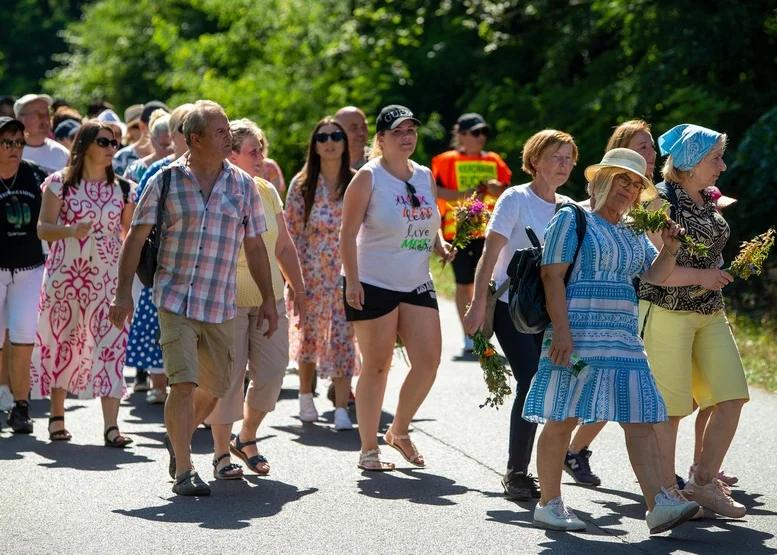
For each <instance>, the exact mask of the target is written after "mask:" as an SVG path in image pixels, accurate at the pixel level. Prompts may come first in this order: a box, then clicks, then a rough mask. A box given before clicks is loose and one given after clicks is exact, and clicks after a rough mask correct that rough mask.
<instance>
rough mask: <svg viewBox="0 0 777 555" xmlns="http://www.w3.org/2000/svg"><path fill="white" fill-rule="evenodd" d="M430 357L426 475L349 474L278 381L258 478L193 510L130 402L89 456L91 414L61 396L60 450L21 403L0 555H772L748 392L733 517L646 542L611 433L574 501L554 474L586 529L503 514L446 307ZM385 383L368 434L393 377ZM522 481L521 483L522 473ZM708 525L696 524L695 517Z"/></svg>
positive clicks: (346, 448)
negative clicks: (439, 341)
mask: <svg viewBox="0 0 777 555" xmlns="http://www.w3.org/2000/svg"><path fill="white" fill-rule="evenodd" d="M442 318H443V328H444V336H445V339H446V340H445V343H444V352H443V363H442V365H441V368H440V371H439V374H438V378H437V382H436V384H435V386H434V388H433V389H432V392H431V394H430V396H429V398H428V399H427V401H426V403H425V404H424V405H423V407H422V408H421V410H420V411H419V413H418V415H417V420H416V422H415V424H414V432H413V438H414V440H415V442H416V444H417V445H418V447H419V449H420V450H421V451H422V452H423V453H424V455H425V457H426V460H427V463H428V465H429V466H428V468H427V469H423V470H418V469H414V468H411V467H410V466H409V465H408V464H406V463H405V462H404V461H403V460H402V459H401V458H400V457H399V454H398V453H396V452H395V451H393V450H392V449H390V448H385V449H384V453H385V455H386V456H387V457H388V458H390V460H392V461H394V462H396V463H397V471H396V472H393V473H385V474H379V473H366V472H362V471H360V470H358V469H357V468H356V461H357V457H358V456H357V452H358V449H359V441H358V434H357V432H356V431H353V432H336V431H334V429H333V423H332V418H333V412H332V407H331V404H330V403H329V402H328V401H327V400H326V398H325V395H324V393H325V385H326V384H325V383H323V382H322V383H321V384H319V391H320V392H321V394H322V395H321V396H320V397H318V399H317V405H318V408H319V412H320V413H322V418H321V421H320V422H319V423H316V424H304V425H303V424H302V423H301V422H300V421H299V420H298V419H297V418H296V413H297V408H298V402H297V394H296V389H297V378H296V376H293V375H290V376H287V378H286V382H285V384H284V390H283V393H282V396H281V401H280V403H279V404H278V408H277V410H276V411H275V412H274V413H272V414H271V415H269V416H268V417H267V419H266V421H265V424H264V425H263V427H262V428H261V429H260V436H261V443H260V450H261V451H262V452H263V453H264V454H265V455H266V456H267V458H268V459H269V460H270V462H271V463H272V473H271V474H270V476H268V477H263V478H260V477H257V476H253V475H251V476H249V477H248V478H247V479H246V480H241V481H230V482H225V481H219V482H216V481H214V480H212V478H210V479H209V481H210V482H211V486H212V488H213V495H212V496H211V497H209V498H201V499H192V498H178V497H176V496H174V495H173V494H172V493H171V485H172V482H171V480H170V479H169V477H168V476H167V455H166V451H165V449H164V447H163V445H162V438H163V436H164V427H163V424H162V408H161V407H158V406H156V407H149V406H147V405H146V404H145V402H144V400H143V398H142V397H141V396H140V395H133V396H131V397H130V398H129V399H127V400H126V401H125V402H124V403H123V405H122V409H121V416H120V418H121V420H122V422H123V426H122V431H123V432H126V433H127V434H129V435H131V436H132V437H133V438H134V439H135V442H136V443H135V445H134V446H133V447H132V448H131V449H129V450H127V451H119V450H113V449H108V448H105V447H102V418H101V413H100V405H99V403H98V402H96V401H78V400H69V401H68V403H67V426H68V429H69V430H70V431H71V432H72V433H73V436H74V439H73V441H72V442H70V443H69V444H67V443H56V444H52V443H49V441H48V439H47V437H48V435H47V433H46V420H45V419H46V410H47V403H40V402H38V403H35V404H34V409H33V410H34V415H35V416H36V421H35V426H36V428H35V434H33V435H32V436H26V437H25V436H12V435H11V434H10V433H9V430H8V428H7V427H6V426H4V427H3V431H2V432H0V554H17V553H19V554H21V553H24V554H37V553H40V554H53V553H56V554H59V553H73V554H76V553H78V554H91V553H101V554H102V553H142V554H148V555H151V554H156V553H164V554H167V553H171V552H174V553H246V554H253V553H262V554H274V553H295V554H296V553H327V554H328V553H333V554H334V553H346V552H355V553H391V554H393V553H397V554H399V553H401V554H409V553H429V554H437V553H482V554H490V553H510V554H513V555H514V554H524V553H527V554H529V553H575V554H581V555H582V554H588V553H590V554H596V555H601V554H602V553H603V552H605V551H606V552H607V553H608V554H609V553H624V554H645V553H649V554H653V553H656V554H669V553H693V554H700V555H701V554H705V555H707V554H709V555H713V554H739V553H742V554H752V555H757V554H767V553H770V554H772V553H777V539H775V536H774V535H775V533H776V532H777V518H775V515H777V482H775V480H774V476H775V471H776V470H777V457H775V452H777V437H776V436H775V431H774V430H775V418H777V396H775V395H771V394H768V393H764V392H761V391H758V390H755V391H753V392H752V401H751V402H750V403H749V404H747V405H746V407H745V409H744V413H743V416H742V421H741V423H740V427H739V433H738V435H737V437H736V438H735V440H734V443H733V446H732V448H731V451H730V454H729V456H728V458H727V459H726V461H725V468H726V469H727V470H730V471H732V472H734V473H736V474H737V475H738V476H739V478H740V482H739V487H736V488H734V494H733V495H734V497H735V498H736V499H737V500H739V501H740V502H742V503H744V504H745V505H746V506H747V507H748V511H749V512H748V515H747V517H746V518H744V519H742V520H728V519H724V518H714V517H712V516H711V515H710V517H709V518H707V519H705V520H703V521H700V522H693V523H688V524H685V525H683V526H682V527H680V528H678V529H676V530H674V531H672V532H671V533H669V534H666V535H662V536H659V537H652V538H651V537H650V536H649V535H648V531H647V527H646V526H645V523H644V510H645V508H644V506H643V503H642V500H641V496H640V494H639V489H638V486H637V483H636V481H635V478H634V474H633V472H632V470H631V468H630V466H629V464H628V458H627V455H626V450H625V445H624V442H623V437H622V432H621V430H620V428H619V427H617V426H614V425H610V426H607V427H606V428H605V429H604V432H603V433H602V435H601V436H600V437H599V438H598V439H597V441H596V442H595V443H594V445H592V446H591V449H592V451H593V452H594V455H593V457H592V459H591V462H592V466H593V468H594V470H595V471H596V472H597V473H598V474H599V475H600V477H601V478H602V482H603V483H602V486H601V487H599V488H596V489H586V488H582V487H578V486H575V485H574V484H572V483H571V481H570V480H569V479H568V478H567V477H566V476H565V479H564V482H565V484H564V496H565V500H566V502H567V504H568V505H569V506H570V507H572V508H573V509H575V511H576V512H577V514H578V515H579V516H580V517H581V518H582V519H583V520H585V521H586V522H587V523H588V530H587V532H586V533H578V534H565V533H561V532H548V531H542V530H536V529H534V528H532V527H531V520H532V510H533V506H532V505H531V504H516V503H513V502H510V501H508V500H506V499H505V498H504V497H503V495H502V490H501V486H500V483H499V480H500V476H501V474H502V473H503V472H504V466H505V464H506V459H507V436H508V423H509V406H507V407H504V408H502V409H501V410H499V411H497V410H494V409H488V408H484V409H480V408H478V405H479V404H480V403H481V402H482V401H483V400H484V399H485V397H486V390H485V385H484V382H483V380H482V377H481V374H480V371H479V367H478V365H477V362H476V361H474V360H472V359H461V358H460V357H459V356H458V355H459V351H460V347H461V339H460V335H461V332H460V331H459V325H458V322H457V319H456V315H455V308H454V307H453V305H452V304H451V303H449V302H443V304H442ZM405 372H406V367H405V366H404V363H403V362H402V361H401V359H400V360H398V361H397V362H396V363H395V367H394V368H393V370H392V374H391V377H390V379H389V391H388V393H387V397H386V404H385V408H384V411H385V414H384V419H383V424H384V426H386V425H388V424H389V423H390V421H391V415H392V413H393V410H394V408H395V406H396V400H397V396H398V391H399V387H400V385H401V380H402V379H403V377H404V374H405ZM692 434H693V428H692V420H688V421H686V422H684V423H683V425H682V426H681V439H680V442H679V447H678V468H682V469H685V468H687V466H688V464H690V459H691V456H692V448H693V435H692ZM193 453H194V462H195V465H196V467H197V468H198V469H200V471H201V474H202V475H204V476H205V477H210V476H212V475H211V474H210V473H209V472H208V471H209V470H210V468H211V466H210V461H211V458H212V442H211V438H210V432H208V431H206V430H204V429H200V430H198V432H197V433H196V435H195V440H194V445H193ZM532 471H533V472H535V473H536V471H535V470H534V469H532ZM708 514H709V513H708Z"/></svg>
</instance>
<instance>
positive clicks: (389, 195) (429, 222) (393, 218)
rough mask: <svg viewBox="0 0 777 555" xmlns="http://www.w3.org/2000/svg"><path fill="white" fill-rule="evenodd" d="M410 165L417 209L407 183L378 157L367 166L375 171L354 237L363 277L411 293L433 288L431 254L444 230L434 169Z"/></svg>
mask: <svg viewBox="0 0 777 555" xmlns="http://www.w3.org/2000/svg"><path fill="white" fill-rule="evenodd" d="M410 164H411V165H412V167H413V175H412V177H411V178H410V180H409V183H410V184H411V185H412V186H413V187H415V191H416V192H415V195H416V197H418V200H419V201H420V202H421V206H420V207H418V208H413V205H412V203H411V200H410V196H409V194H408V191H407V186H406V185H405V182H404V181H402V180H400V179H397V178H396V177H394V176H393V175H391V174H390V173H388V171H386V169H385V168H384V167H383V166H382V165H381V163H380V158H376V159H374V160H370V161H369V162H367V164H365V165H364V167H363V168H362V169H363V170H369V172H370V173H371V174H372V195H371V196H370V203H369V205H368V206H367V212H366V213H365V215H364V222H363V223H362V226H361V229H360V230H359V234H358V236H357V237H356V245H357V253H358V255H357V259H358V263H359V280H360V281H362V282H364V283H367V284H369V285H374V286H376V287H382V288H384V289H390V290H392V291H402V292H408V293H409V292H411V291H413V290H418V289H421V288H424V287H426V289H428V288H429V287H430V284H429V282H431V281H432V275H431V272H430V270H429V258H430V257H431V256H432V252H433V250H434V243H435V240H436V238H437V231H438V230H439V229H440V213H439V211H438V209H437V202H436V200H435V198H434V195H433V193H432V185H431V183H432V172H431V171H430V170H429V168H427V167H426V166H421V165H419V164H416V163H415V162H413V161H410ZM426 289H424V290H426Z"/></svg>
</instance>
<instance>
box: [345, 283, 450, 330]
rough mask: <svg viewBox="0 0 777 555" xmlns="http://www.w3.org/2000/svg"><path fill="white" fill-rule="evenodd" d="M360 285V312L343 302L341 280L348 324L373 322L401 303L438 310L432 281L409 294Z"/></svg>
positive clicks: (365, 284) (364, 284) (366, 284)
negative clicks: (362, 299)
mask: <svg viewBox="0 0 777 555" xmlns="http://www.w3.org/2000/svg"><path fill="white" fill-rule="evenodd" d="M361 284H362V289H364V303H363V304H362V309H361V310H356V309H355V308H354V307H352V306H351V305H349V304H348V303H347V302H346V300H345V278H343V305H344V306H345V319H346V320H348V321H349V322H356V321H359V320H375V319H376V318H380V317H381V316H385V315H386V314H388V313H389V312H391V311H392V310H394V309H395V308H397V307H398V306H399V305H400V304H401V303H405V304H411V305H413V306H423V307H426V308H433V309H434V310H439V308H438V306H437V293H436V292H435V291H434V282H432V281H428V282H426V283H424V284H423V285H422V286H420V287H418V288H417V289H415V290H414V291H410V292H409V293H404V292H402V291H392V290H391V289H383V288H382V287H376V286H374V285H370V284H368V283H364V282H361Z"/></svg>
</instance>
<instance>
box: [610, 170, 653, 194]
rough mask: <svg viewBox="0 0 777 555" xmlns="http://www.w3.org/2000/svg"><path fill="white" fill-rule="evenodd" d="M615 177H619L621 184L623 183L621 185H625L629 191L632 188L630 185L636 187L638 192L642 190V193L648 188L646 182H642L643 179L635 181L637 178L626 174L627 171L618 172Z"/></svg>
mask: <svg viewBox="0 0 777 555" xmlns="http://www.w3.org/2000/svg"><path fill="white" fill-rule="evenodd" d="M615 177H617V178H618V181H619V182H620V185H621V187H623V188H624V189H626V190H627V191H628V190H629V188H630V187H634V188H635V189H636V190H637V191H638V192H640V193H641V192H642V191H644V190H645V189H647V185H645V184H644V183H642V181H641V180H639V181H635V180H633V179H631V178H630V177H629V176H628V175H626V174H625V173H619V174H618V175H616V176H615Z"/></svg>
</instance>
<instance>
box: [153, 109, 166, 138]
mask: <svg viewBox="0 0 777 555" xmlns="http://www.w3.org/2000/svg"><path fill="white" fill-rule="evenodd" d="M148 130H149V132H150V133H151V136H152V137H154V138H155V139H159V136H160V135H161V134H162V133H169V132H170V114H169V113H167V111H166V110H163V109H162V108H160V109H159V110H154V111H153V112H151V117H150V118H149V119H148Z"/></svg>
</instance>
